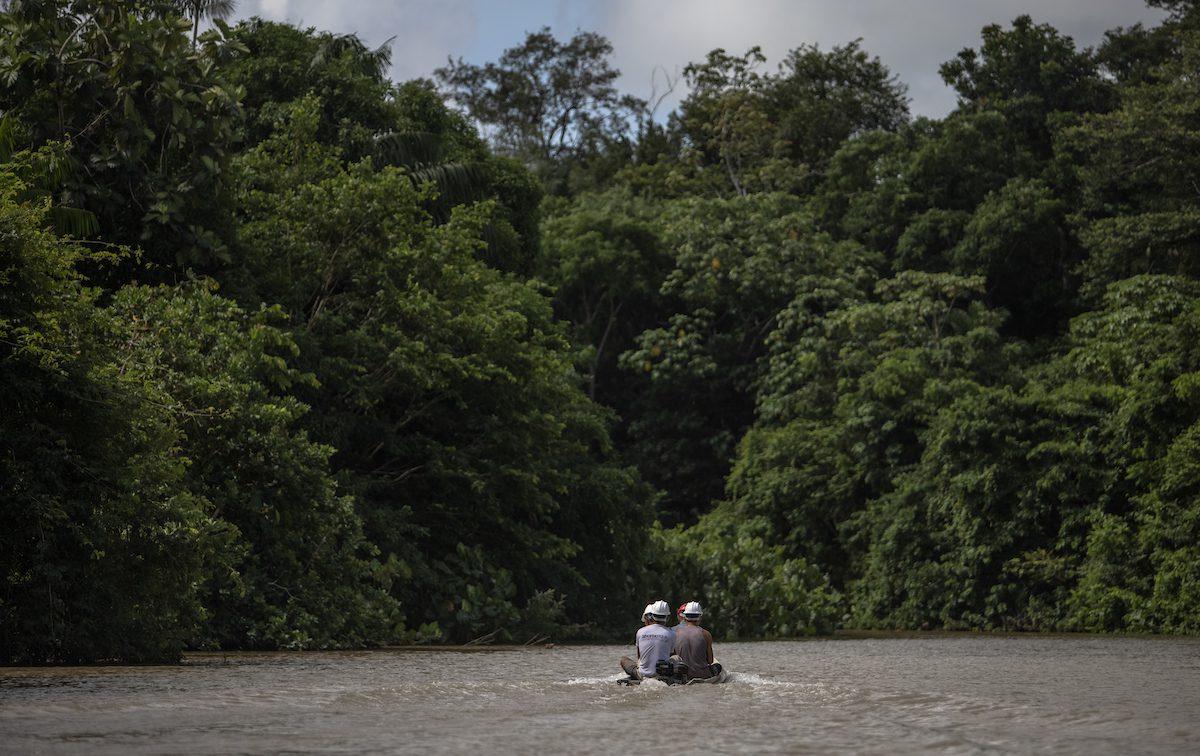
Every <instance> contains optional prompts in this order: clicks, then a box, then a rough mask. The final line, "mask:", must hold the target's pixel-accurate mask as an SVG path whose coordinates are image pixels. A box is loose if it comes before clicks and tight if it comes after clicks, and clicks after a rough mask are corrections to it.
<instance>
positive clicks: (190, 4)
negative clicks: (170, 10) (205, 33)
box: [174, 0, 237, 47]
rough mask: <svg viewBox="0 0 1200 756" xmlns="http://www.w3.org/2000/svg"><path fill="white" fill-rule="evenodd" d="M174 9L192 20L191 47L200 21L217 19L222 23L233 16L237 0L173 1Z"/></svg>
mask: <svg viewBox="0 0 1200 756" xmlns="http://www.w3.org/2000/svg"><path fill="white" fill-rule="evenodd" d="M174 3H175V7H177V8H179V10H181V11H182V12H183V13H185V14H187V15H188V16H189V17H190V18H191V19H192V47H195V46H196V38H197V37H198V36H199V35H200V21H201V19H206V18H207V19H212V18H219V19H221V20H222V21H224V20H225V19H227V18H229V17H230V16H232V15H233V11H234V10H235V9H236V8H237V0H174Z"/></svg>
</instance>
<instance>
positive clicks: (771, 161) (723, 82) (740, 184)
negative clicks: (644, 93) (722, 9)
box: [672, 40, 908, 196]
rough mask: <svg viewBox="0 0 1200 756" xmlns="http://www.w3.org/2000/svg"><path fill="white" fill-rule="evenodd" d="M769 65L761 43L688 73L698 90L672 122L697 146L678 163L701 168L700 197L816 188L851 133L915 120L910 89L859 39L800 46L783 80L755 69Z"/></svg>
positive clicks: (714, 55) (716, 55)
mask: <svg viewBox="0 0 1200 756" xmlns="http://www.w3.org/2000/svg"><path fill="white" fill-rule="evenodd" d="M765 61H766V58H765V57H764V56H763V54H762V50H761V49H760V48H758V47H752V48H750V49H749V50H748V51H747V52H746V54H745V55H742V56H740V57H739V56H733V55H730V54H729V53H727V52H726V51H725V50H723V49H716V50H713V51H712V52H710V53H709V54H708V56H707V58H706V59H705V61H704V62H703V63H692V64H690V65H688V66H687V67H686V68H685V69H684V76H685V77H686V78H687V82H688V84H689V87H690V89H691V91H690V93H689V95H688V97H687V98H686V99H685V100H684V102H683V103H682V104H681V105H680V110H679V114H678V115H677V116H673V119H672V126H673V128H674V129H676V130H678V131H679V132H680V133H681V134H682V137H683V143H684V144H685V145H686V146H687V147H688V148H690V151H688V152H685V153H684V154H682V155H680V156H679V158H680V161H679V162H680V163H681V164H682V167H684V168H685V169H690V170H691V171H692V172H695V174H697V175H696V176H695V178H693V179H692V185H691V186H690V187H689V188H690V189H691V190H692V193H696V194H700V193H706V191H717V192H720V193H722V194H725V193H729V192H730V191H731V190H732V194H733V195H736V196H745V195H746V194H748V193H750V192H769V191H788V192H797V193H808V192H810V191H812V189H813V187H814V185H815V183H816V181H817V178H818V177H819V176H820V175H821V173H822V172H823V171H824V169H825V167H826V165H827V164H828V162H829V159H830V158H831V157H832V156H833V154H834V153H835V152H836V151H837V150H838V148H839V147H840V146H841V145H842V143H843V142H844V141H845V140H846V139H847V138H849V137H850V136H852V135H856V134H861V133H863V132H870V131H875V130H884V131H894V130H896V129H898V128H899V127H900V126H902V125H903V124H904V123H905V122H907V120H908V105H907V101H906V98H905V88H904V86H903V85H902V84H900V83H899V82H898V81H897V80H896V79H895V77H893V76H892V75H891V74H890V73H889V72H888V70H887V68H886V67H884V66H883V64H881V63H880V62H879V59H878V58H869V57H868V55H867V53H866V52H865V51H863V50H862V49H861V47H860V46H859V40H855V41H853V42H850V43H849V44H847V45H845V46H844V47H836V46H835V47H834V48H833V50H831V51H830V52H828V53H822V52H821V51H820V50H819V49H818V48H817V47H816V46H815V45H814V46H807V45H803V46H801V47H798V48H796V49H794V50H792V51H791V52H790V53H789V54H788V56H787V57H786V58H785V59H784V61H783V62H782V63H780V65H779V73H778V74H777V75H774V76H772V75H770V74H760V73H759V72H758V71H756V70H755V69H756V68H758V67H759V66H760V65H761V64H762V63H764V62H765Z"/></svg>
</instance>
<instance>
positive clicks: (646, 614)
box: [642, 604, 654, 619]
mask: <svg viewBox="0 0 1200 756" xmlns="http://www.w3.org/2000/svg"><path fill="white" fill-rule="evenodd" d="M653 608H654V604H646V608H645V609H643V610H642V619H646V617H649V616H650V614H651V613H652V612H651V611H650V610H651V609H653Z"/></svg>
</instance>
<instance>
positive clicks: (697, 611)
mask: <svg viewBox="0 0 1200 756" xmlns="http://www.w3.org/2000/svg"><path fill="white" fill-rule="evenodd" d="M703 616H704V607H702V606H700V604H699V603H698V602H696V601H689V602H687V604H686V605H685V606H684V607H683V618H684V619H686V620H698V619H700V618H701V617H703Z"/></svg>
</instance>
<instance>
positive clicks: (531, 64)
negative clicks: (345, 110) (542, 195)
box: [434, 27, 644, 193]
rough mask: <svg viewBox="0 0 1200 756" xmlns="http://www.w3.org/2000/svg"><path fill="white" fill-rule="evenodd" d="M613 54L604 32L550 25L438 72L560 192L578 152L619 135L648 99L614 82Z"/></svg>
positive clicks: (497, 136) (500, 139)
mask: <svg viewBox="0 0 1200 756" xmlns="http://www.w3.org/2000/svg"><path fill="white" fill-rule="evenodd" d="M611 54H612V45H611V44H610V43H609V41H608V40H607V39H605V38H604V37H602V36H600V35H599V34H595V33H593V32H578V33H576V34H575V36H573V37H572V38H571V39H569V40H568V41H566V42H559V41H558V40H557V39H555V38H554V35H553V34H551V32H550V28H549V27H543V28H541V29H540V30H538V31H536V32H530V33H528V34H527V35H526V37H525V41H524V42H523V43H522V44H521V45H520V46H518V47H512V48H509V49H507V50H505V51H504V53H503V54H502V55H501V56H500V60H499V61H497V62H495V63H486V64H484V65H482V66H476V65H473V64H470V63H465V62H463V60H462V59H461V58H460V59H459V60H457V61H454V60H451V61H450V62H449V64H448V65H446V66H445V67H443V68H439V69H437V70H436V71H435V72H434V76H435V77H436V78H437V80H438V83H439V84H440V85H441V87H442V89H443V90H444V91H445V92H446V93H447V94H448V96H449V97H450V99H451V100H452V101H454V102H455V103H456V104H457V105H459V106H460V107H461V108H463V109H464V110H465V111H466V112H467V113H468V114H469V115H470V117H471V118H472V119H473V120H474V121H475V122H476V123H478V124H480V125H481V126H482V127H483V128H484V131H485V133H486V134H488V136H489V139H490V141H491V142H492V144H493V146H494V148H495V149H496V150H497V151H498V152H500V153H501V154H506V155H510V156H512V157H515V158H517V159H519V160H521V161H522V162H523V163H525V165H526V166H528V167H529V168H530V169H531V170H532V171H533V172H534V173H535V174H536V175H538V176H539V177H540V178H541V179H542V181H543V183H544V184H545V186H546V187H547V188H548V189H549V190H550V191H551V192H552V193H561V192H562V190H563V189H564V188H565V181H566V176H567V174H569V170H570V167H569V161H570V159H571V158H572V157H574V156H579V155H583V154H586V153H587V152H588V151H590V150H592V149H594V148H595V145H596V144H597V143H603V142H605V141H607V140H614V139H619V138H620V137H621V136H622V135H623V134H624V133H625V132H626V131H627V130H628V128H629V124H628V121H629V119H630V118H633V117H635V116H637V115H639V114H640V112H641V110H642V108H643V107H644V103H642V102H641V101H640V100H638V99H636V98H634V97H630V96H628V95H624V96H622V95H619V94H618V93H617V91H616V88H615V87H614V86H613V82H614V80H615V79H616V78H617V77H618V76H620V73H621V72H620V71H617V70H615V69H613V68H611V67H610V66H609V63H608V60H607V57H608V56H609V55H611Z"/></svg>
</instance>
